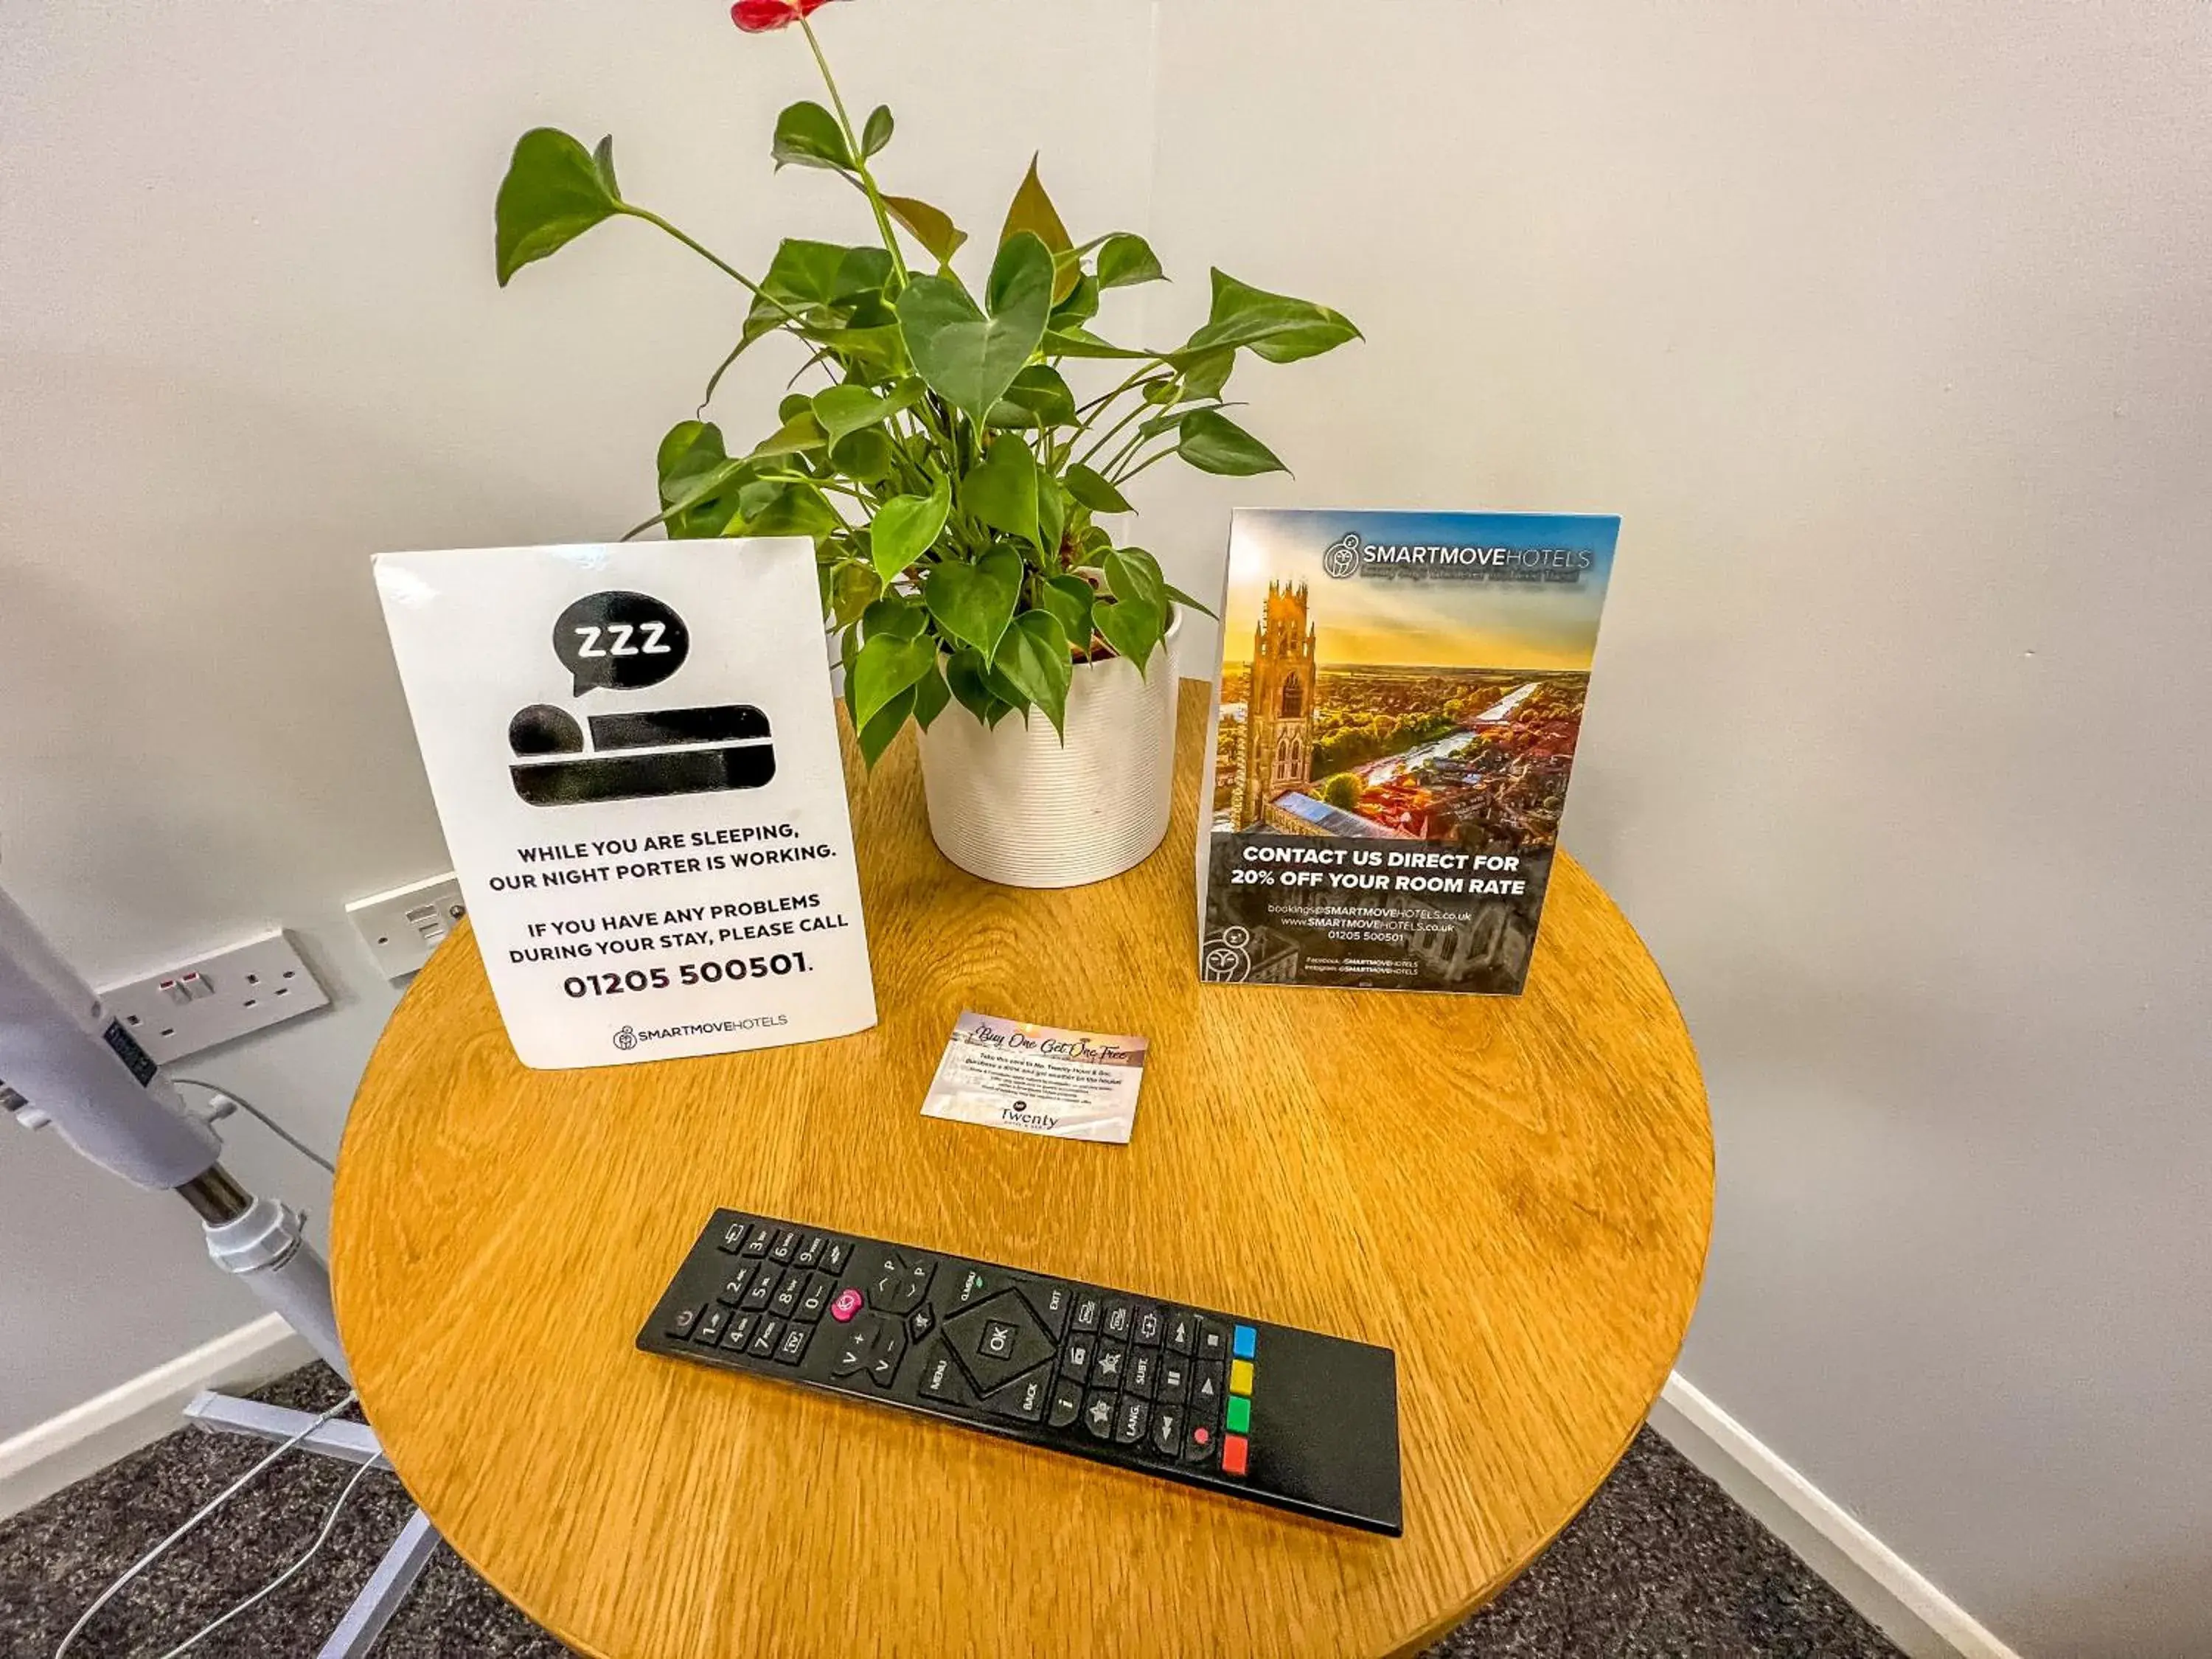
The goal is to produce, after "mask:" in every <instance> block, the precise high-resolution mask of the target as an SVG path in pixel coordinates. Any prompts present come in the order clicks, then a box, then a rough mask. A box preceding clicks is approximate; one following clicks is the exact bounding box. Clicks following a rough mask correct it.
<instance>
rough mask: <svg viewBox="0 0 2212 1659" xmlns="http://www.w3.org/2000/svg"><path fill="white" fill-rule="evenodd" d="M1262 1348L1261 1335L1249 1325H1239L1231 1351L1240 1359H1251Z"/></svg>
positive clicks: (1232, 1340) (1230, 1347)
mask: <svg viewBox="0 0 2212 1659" xmlns="http://www.w3.org/2000/svg"><path fill="white" fill-rule="evenodd" d="M1259 1346H1260V1333H1259V1332H1257V1331H1255V1330H1254V1329H1253V1328H1251V1327H1250V1326H1249V1325H1239V1326H1238V1327H1237V1334H1236V1336H1235V1337H1234V1338H1232V1339H1231V1342H1230V1346H1229V1351H1230V1352H1231V1353H1232V1354H1234V1355H1235V1356H1236V1357H1237V1358H1239V1359H1249V1358H1251V1357H1252V1355H1253V1353H1254V1352H1255V1351H1256V1350H1257V1349H1258V1347H1259Z"/></svg>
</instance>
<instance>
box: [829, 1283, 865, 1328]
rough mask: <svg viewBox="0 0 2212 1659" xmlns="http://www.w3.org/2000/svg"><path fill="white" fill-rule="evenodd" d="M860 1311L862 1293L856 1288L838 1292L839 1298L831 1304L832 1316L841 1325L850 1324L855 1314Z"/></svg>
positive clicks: (830, 1313)
mask: <svg viewBox="0 0 2212 1659" xmlns="http://www.w3.org/2000/svg"><path fill="white" fill-rule="evenodd" d="M858 1312H860V1292H859V1291H854V1290H843V1291H838V1292H837V1299H836V1301H835V1302H832V1303H831V1304H829V1317H830V1318H832V1319H834V1320H836V1322H838V1323H839V1324H840V1325H849V1324H851V1323H852V1322H853V1316H854V1314H856V1313H858Z"/></svg>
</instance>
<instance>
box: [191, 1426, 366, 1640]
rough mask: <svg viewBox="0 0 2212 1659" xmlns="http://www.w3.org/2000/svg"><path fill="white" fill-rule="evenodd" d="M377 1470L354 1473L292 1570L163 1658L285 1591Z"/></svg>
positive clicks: (363, 1469) (278, 1576)
mask: <svg viewBox="0 0 2212 1659" xmlns="http://www.w3.org/2000/svg"><path fill="white" fill-rule="evenodd" d="M374 1468H376V1464H375V1462H374V1460H372V1461H371V1462H367V1463H363V1464H362V1466H361V1467H360V1468H357V1469H356V1470H355V1471H354V1472H353V1479H352V1480H349V1481H347V1482H346V1483H345V1487H344V1489H343V1491H342V1492H339V1493H338V1495H337V1502H336V1503H334V1504H331V1512H330V1513H329V1514H328V1515H326V1516H324V1517H323V1529H322V1530H321V1531H320V1532H319V1533H317V1534H315V1541H314V1542H313V1543H312V1544H310V1545H308V1546H307V1549H306V1550H305V1551H304V1552H302V1553H301V1555H300V1557H299V1559H296V1560H295V1561H294V1562H293V1563H292V1565H290V1566H289V1567H287V1568H285V1569H284V1571H282V1572H280V1573H278V1574H277V1575H276V1577H274V1578H272V1579H270V1581H269V1582H268V1583H265V1584H264V1585H263V1586H262V1587H261V1588H260V1589H258V1590H256V1591H254V1592H253V1594H252V1595H249V1596H247V1597H246V1599H245V1600H244V1601H240V1603H239V1604H238V1605H237V1606H236V1607H233V1608H232V1609H231V1610H230V1611H229V1612H228V1613H223V1614H222V1616H220V1617H219V1618H216V1619H215V1620H210V1622H209V1623H207V1624H204V1625H203V1626H200V1627H199V1629H197V1630H196V1631H194V1632H192V1633H191V1635H190V1636H187V1637H186V1638H185V1639H184V1640H183V1641H181V1642H179V1643H178V1644H177V1645H176V1646H174V1647H173V1648H171V1649H170V1650H168V1651H167V1653H165V1654H163V1655H162V1656H161V1659H178V1656H179V1654H181V1653H183V1652H185V1650H187V1649H189V1648H193V1647H197V1645H198V1644H200V1643H201V1642H203V1641H204V1640H205V1639H206V1638H209V1637H210V1636H212V1635H214V1634H215V1633H216V1632H217V1631H219V1630H221V1629H222V1627H223V1626H225V1625H227V1624H228V1623H229V1622H230V1621H231V1620H234V1619H235V1618H237V1617H238V1616H239V1615H240V1613H244V1612H246V1610H247V1609H248V1608H250V1607H253V1606H254V1605H255V1604H257V1603H258V1602H259V1601H261V1599H262V1598H263V1597H264V1596H267V1595H274V1594H275V1593H276V1591H278V1590H280V1589H283V1587H284V1586H285V1585H286V1584H288V1583H290V1582H291V1580H292V1577H293V1575H294V1574H295V1573H297V1572H298V1571H300V1569H301V1568H302V1567H304V1566H306V1565H307V1563H308V1562H310V1561H312V1560H313V1559H315V1557H316V1556H318V1555H319V1554H321V1553H322V1549H323V1546H324V1545H325V1544H327V1543H329V1542H330V1541H331V1533H332V1532H333V1531H335V1530H336V1529H337V1524H338V1514H339V1512H340V1511H341V1510H343V1509H344V1508H345V1506H346V1499H348V1498H351V1497H352V1496H353V1489H354V1488H355V1487H356V1486H359V1485H361V1481H362V1476H363V1475H365V1474H368V1473H370V1472H371V1471H372V1470H374Z"/></svg>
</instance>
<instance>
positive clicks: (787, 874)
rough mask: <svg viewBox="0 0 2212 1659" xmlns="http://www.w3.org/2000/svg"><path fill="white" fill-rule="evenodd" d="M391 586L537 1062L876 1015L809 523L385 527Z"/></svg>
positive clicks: (406, 678)
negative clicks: (496, 542) (623, 538)
mask: <svg viewBox="0 0 2212 1659" xmlns="http://www.w3.org/2000/svg"><path fill="white" fill-rule="evenodd" d="M376 587H377V592H378V594H379V596H380V598H381V599H383V601H384V619H385V623H386V627H387V628H388V629H390V630H391V634H392V654H393V656H395V657H396V658H397V659H398V663H399V678H400V680H401V682H402V684H404V686H405V688H406V692H407V706H408V708H409V711H410V713H411V714H413V715H414V717H415V736H416V742H417V743H418V744H420V745H421V748H422V766H423V769H424V770H425V771H426V772H428V774H429V778H430V793H432V795H434V796H435V798H436V799H437V803H438V817H439V820H440V822H441V823H443V824H444V826H445V830H446V846H447V850H448V851H449V852H451V853H452V854H453V868H454V870H455V871H456V872H458V873H459V877H460V880H461V892H462V895H463V896H465V898H466V899H467V901H468V906H469V915H470V918H471V921H472V922H473V923H474V925H475V928H476V942H477V950H478V951H481V952H482V953H483V964H484V971H485V972H486V973H487V974H488V975H490V978H491V988H492V994H493V996H494V997H495V999H496V1000H498V1003H499V1012H500V1018H501V1019H502V1020H504V1021H505V1022H506V1024H507V1036H508V1037H509V1038H510V1039H511V1040H512V1041H513V1044H514V1052H515V1054H516V1055H517V1056H518V1057H519V1058H520V1060H521V1061H522V1063H523V1064H524V1065H526V1066H539V1067H561V1066H616V1065H622V1064H624V1063H628V1062H632V1061H636V1060H669V1059H673V1058H676V1057H678V1056H680V1055H685V1054H720V1053H723V1052H725V1051H726V1050H729V1049H734V1048H767V1047H769V1046H771V1045H774V1044H776V1043H783V1042H812V1041H814V1040H815V1039H817V1038H820V1037H832V1036H845V1035H846V1034H847V1033H848V1032H852V1031H860V1030H866V1029H867V1028H868V1027H869V1026H871V1025H873V1024H875V1023H876V999H875V987H874V984H873V982H872V980H871V978H870V975H869V971H868V944H867V935H866V929H865V928H864V927H863V925H862V921H861V916H860V878H859V874H858V872H857V870H856V869H855V867H854V860H853V829H852V819H851V815H850V813H849V811H848V809H847V805H846V800H845V772H844V765H843V763H842V759H841V758H840V757H839V754H838V749H837V726H836V712H835V705H834V704H833V702H832V701H831V695H830V690H829V667H828V665H827V663H826V661H825V660H824V658H823V650H822V627H821V618H820V612H819V609H818V605H819V600H818V598H817V588H816V577H815V572H814V549H813V546H812V544H811V543H809V542H806V541H805V540H801V539H798V538H781V539H762V540H757V541H675V542H635V543H631V544H627V545H614V546H590V547H506V548H489V549H482V550H467V551H460V552H444V553H386V554H383V555H381V556H379V557H378V559H377V561H376Z"/></svg>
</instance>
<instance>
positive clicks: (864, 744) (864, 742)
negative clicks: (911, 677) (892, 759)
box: [853, 685, 915, 767]
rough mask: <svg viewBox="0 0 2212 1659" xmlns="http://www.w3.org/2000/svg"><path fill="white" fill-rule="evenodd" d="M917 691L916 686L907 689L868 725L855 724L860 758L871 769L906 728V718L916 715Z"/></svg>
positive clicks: (854, 730)
mask: <svg viewBox="0 0 2212 1659" xmlns="http://www.w3.org/2000/svg"><path fill="white" fill-rule="evenodd" d="M914 703H915V687H914V686H911V685H909V686H908V687H907V689H906V690H903V691H902V692H900V693H899V694H898V696H896V697H893V698H892V699H891V700H890V702H887V703H885V704H884V706H883V707H882V708H879V709H878V710H877V711H876V717H875V718H874V719H873V720H870V721H869V722H868V723H867V724H866V725H865V726H862V725H860V723H859V722H858V721H855V722H854V728H853V735H854V738H855V740H856V741H858V742H859V744H860V758H861V759H862V760H864V761H866V762H867V763H868V764H869V765H870V766H871V767H872V766H874V765H875V763H877V762H878V761H879V760H881V759H882V758H883V757H884V750H886V749H889V748H890V746H891V739H892V738H896V736H898V734H899V732H900V731H901V730H902V729H903V728H904V726H905V725H906V717H907V716H908V714H912V713H914Z"/></svg>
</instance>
